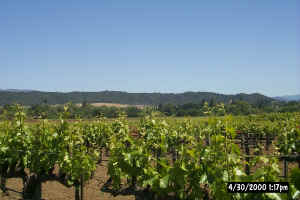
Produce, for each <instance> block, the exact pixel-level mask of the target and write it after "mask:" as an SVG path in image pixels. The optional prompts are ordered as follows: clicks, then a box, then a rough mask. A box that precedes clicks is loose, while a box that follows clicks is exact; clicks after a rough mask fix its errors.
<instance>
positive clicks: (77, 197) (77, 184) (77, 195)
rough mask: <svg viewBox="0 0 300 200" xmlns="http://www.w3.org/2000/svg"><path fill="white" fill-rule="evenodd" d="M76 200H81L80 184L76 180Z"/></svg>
mask: <svg viewBox="0 0 300 200" xmlns="http://www.w3.org/2000/svg"><path fill="white" fill-rule="evenodd" d="M75 200H80V185H79V183H78V181H76V182H75Z"/></svg>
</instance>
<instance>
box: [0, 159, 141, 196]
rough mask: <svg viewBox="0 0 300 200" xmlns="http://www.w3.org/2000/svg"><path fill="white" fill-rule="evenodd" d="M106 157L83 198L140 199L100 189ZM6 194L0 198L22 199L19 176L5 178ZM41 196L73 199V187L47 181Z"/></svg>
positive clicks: (105, 179)
mask: <svg viewBox="0 0 300 200" xmlns="http://www.w3.org/2000/svg"><path fill="white" fill-rule="evenodd" d="M106 164H107V159H106V158H105V159H104V161H103V162H102V164H101V165H98V167H97V170H96V172H95V176H94V177H93V179H91V180H89V181H88V183H86V185H85V191H84V192H85V195H84V197H85V198H84V200H97V199H99V200H109V199H113V200H134V199H142V198H141V195H140V194H122V195H117V196H113V195H112V193H111V192H109V191H105V192H104V191H101V189H102V186H103V185H104V184H105V183H106V181H107V180H108V178H109V177H108V176H107V174H106V173H107V168H106ZM7 188H8V190H9V191H8V194H9V195H8V196H6V195H4V194H2V192H0V200H22V194H21V192H22V188H23V184H22V180H21V178H10V179H8V180H7ZM42 198H43V199H44V200H73V199H75V190H74V187H69V188H68V187H66V186H64V185H63V184H61V183H59V182H58V181H47V182H45V183H43V184H42Z"/></svg>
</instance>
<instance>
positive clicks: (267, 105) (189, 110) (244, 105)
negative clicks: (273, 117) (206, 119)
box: [158, 99, 300, 117]
mask: <svg viewBox="0 0 300 200" xmlns="http://www.w3.org/2000/svg"><path fill="white" fill-rule="evenodd" d="M205 103H206V104H207V106H208V107H210V108H213V107H215V106H216V105H218V104H217V103H216V101H215V100H214V99H211V100H210V101H209V102H205V101H202V102H200V103H187V104H183V105H174V104H165V105H163V104H160V105H159V106H158V111H160V112H161V113H163V114H165V115H166V116H178V117H182V116H204V115H205V110H206V109H205ZM224 109H225V112H226V113H227V114H232V115H249V114H258V113H270V112H299V111H300V102H297V101H291V102H279V101H273V102H264V101H258V102H256V103H253V104H250V103H248V102H246V101H241V100H237V101H231V102H230V103H227V104H225V105H224ZM217 115H220V113H219V114H217ZM221 115H222V114H221Z"/></svg>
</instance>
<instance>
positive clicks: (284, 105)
mask: <svg viewBox="0 0 300 200" xmlns="http://www.w3.org/2000/svg"><path fill="white" fill-rule="evenodd" d="M63 111H64V105H55V106H54V105H49V104H48V103H47V101H43V102H42V103H40V104H35V105H32V106H25V112H26V115H27V116H28V117H30V118H32V119H58V118H59V116H60V114H61V113H62V112H63ZM68 111H69V118H70V119H76V118H82V119H91V118H96V117H101V116H102V117H107V118H116V117H118V116H119V114H120V113H125V114H126V115H127V116H128V117H142V116H145V115H147V114H150V113H153V112H155V114H156V115H159V116H177V117H184V116H206V115H208V112H209V113H210V114H213V115H216V116H222V115H224V114H225V113H227V114H232V115H249V114H258V113H270V112H300V102H296V101H291V102H279V101H273V102H264V101H258V102H256V103H253V104H250V103H248V102H246V101H242V100H234V101H230V102H229V103H226V104H223V103H218V102H216V101H215V99H211V100H210V101H208V102H207V101H204V100H203V101H201V102H200V103H186V104H182V105H175V104H159V105H158V106H149V107H145V108H138V107H134V106H130V107H125V108H119V107H107V106H101V107H96V106H92V105H90V104H89V103H87V102H85V101H84V102H83V103H82V104H81V106H78V105H76V104H72V103H68ZM15 112H16V110H15V106H14V105H13V104H11V105H10V104H7V105H4V106H0V115H1V116H5V117H7V118H12V117H13V116H14V113H15Z"/></svg>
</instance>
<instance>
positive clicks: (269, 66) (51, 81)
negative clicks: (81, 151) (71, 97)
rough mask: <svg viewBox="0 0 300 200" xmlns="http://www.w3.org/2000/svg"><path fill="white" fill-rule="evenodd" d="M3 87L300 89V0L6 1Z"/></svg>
mask: <svg viewBox="0 0 300 200" xmlns="http://www.w3.org/2000/svg"><path fill="white" fill-rule="evenodd" d="M0 88H1V89H12V88H13V89H34V90H42V91H61V92H69V91H103V90H114V91H127V92H163V93H165V92H168V93H181V92H185V91H209V92H216V93H223V94H237V93H255V92H258V93H262V94H265V95H267V96H282V95H288V94H300V1H298V0H289V1H282V0H265V1H261V0H248V1H246V0H245V1H241V0H226V1H216V0H212V1H199V0H189V1H182V0H151V1H149V0H126V1H124V0H88V1H82V0H72V1H61V0H51V1H50V0H49V1H37V0H26V1H14V0H3V1H0Z"/></svg>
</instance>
